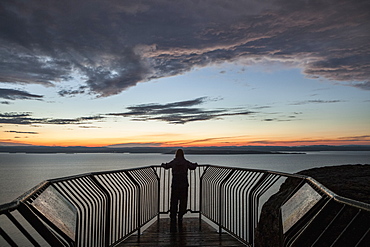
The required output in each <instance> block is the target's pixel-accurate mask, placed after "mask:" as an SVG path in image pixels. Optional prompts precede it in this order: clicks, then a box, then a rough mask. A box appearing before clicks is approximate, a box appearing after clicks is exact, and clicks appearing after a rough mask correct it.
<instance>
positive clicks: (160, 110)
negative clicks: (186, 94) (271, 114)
mask: <svg viewBox="0 0 370 247" xmlns="http://www.w3.org/2000/svg"><path fill="white" fill-rule="evenodd" d="M208 100H212V99H209V98H207V97H200V98H196V99H193V100H187V101H178V102H172V103H167V104H156V103H151V104H141V105H136V106H130V107H127V110H128V111H126V112H121V113H109V114H107V115H108V116H122V117H130V118H131V119H132V120H135V121H149V120H157V121H164V122H167V123H170V124H185V123H189V122H195V121H207V120H214V119H221V118H223V117H228V116H237V115H251V114H253V113H255V112H252V111H249V110H244V109H226V108H225V109H211V110H206V109H203V108H199V107H196V106H198V105H201V104H203V103H205V102H206V101H208Z"/></svg>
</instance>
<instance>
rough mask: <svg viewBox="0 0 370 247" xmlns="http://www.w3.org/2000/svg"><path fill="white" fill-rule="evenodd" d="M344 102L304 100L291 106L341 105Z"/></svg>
mask: <svg viewBox="0 0 370 247" xmlns="http://www.w3.org/2000/svg"><path fill="white" fill-rule="evenodd" d="M341 102H344V101H343V100H304V101H298V102H295V103H292V104H291V105H306V104H332V103H341Z"/></svg>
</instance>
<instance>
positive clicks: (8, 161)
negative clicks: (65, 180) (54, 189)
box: [0, 152, 370, 204]
mask: <svg viewBox="0 0 370 247" xmlns="http://www.w3.org/2000/svg"><path fill="white" fill-rule="evenodd" d="M172 158H173V155H166V154H8V153H0V204H2V203H6V202H10V201H11V200H13V199H15V198H16V197H18V196H20V195H21V194H23V193H24V192H26V191H27V190H29V189H31V188H32V187H34V186H35V185H37V184H39V183H40V182H42V181H44V180H46V179H51V178H58V177H65V176H70V175H75V174H81V173H88V172H95V171H108V170H120V169H127V168H134V167H141V166H148V165H160V164H161V163H162V162H167V161H170V160H171V159H172ZM186 158H187V159H188V160H191V161H193V162H198V163H199V164H212V165H222V166H232V167H243V168H255V169H263V170H274V171H283V172H289V173H294V172H298V171H301V170H304V169H308V168H312V167H322V166H332V165H343V164H370V152H308V153H307V154H284V155H282V154H280V155H274V154H264V155H262V154H252V155H251V154H249V155H186Z"/></svg>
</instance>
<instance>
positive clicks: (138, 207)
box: [126, 171, 141, 241]
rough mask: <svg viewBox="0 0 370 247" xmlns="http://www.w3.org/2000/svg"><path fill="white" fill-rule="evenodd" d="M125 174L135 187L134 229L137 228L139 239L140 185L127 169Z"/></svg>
mask: <svg viewBox="0 0 370 247" xmlns="http://www.w3.org/2000/svg"><path fill="white" fill-rule="evenodd" d="M126 175H127V177H128V178H129V179H131V181H132V182H133V183H134V184H135V187H136V188H137V199H136V200H137V205H136V209H137V216H136V217H137V218H136V219H137V225H136V229H137V235H138V241H140V234H141V227H140V219H141V211H140V204H141V189H140V186H139V184H138V182H137V181H136V180H135V179H134V177H133V176H132V175H131V174H130V173H129V171H126Z"/></svg>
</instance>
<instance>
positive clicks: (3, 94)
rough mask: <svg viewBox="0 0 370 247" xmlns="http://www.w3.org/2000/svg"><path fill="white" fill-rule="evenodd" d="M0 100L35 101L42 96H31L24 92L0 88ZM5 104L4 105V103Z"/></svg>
mask: <svg viewBox="0 0 370 247" xmlns="http://www.w3.org/2000/svg"><path fill="white" fill-rule="evenodd" d="M0 98H3V99H7V100H17V99H37V100H40V99H42V98H43V96H42V95H36V94H31V93H28V92H26V91H21V90H15V89H6V88H0ZM5 104H6V103H5Z"/></svg>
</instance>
